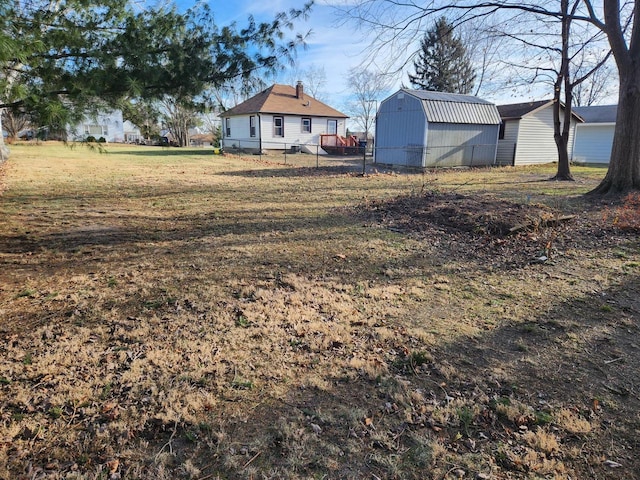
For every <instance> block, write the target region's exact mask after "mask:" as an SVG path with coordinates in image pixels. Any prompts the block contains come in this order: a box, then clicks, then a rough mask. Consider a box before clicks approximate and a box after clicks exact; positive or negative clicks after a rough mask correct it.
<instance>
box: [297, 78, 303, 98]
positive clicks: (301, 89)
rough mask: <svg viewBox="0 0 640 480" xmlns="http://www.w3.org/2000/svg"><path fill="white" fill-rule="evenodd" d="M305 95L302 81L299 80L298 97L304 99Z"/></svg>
mask: <svg viewBox="0 0 640 480" xmlns="http://www.w3.org/2000/svg"><path fill="white" fill-rule="evenodd" d="M303 97H304V87H303V86H302V82H301V81H300V80H298V83H296V98H299V99H301V100H302V98H303Z"/></svg>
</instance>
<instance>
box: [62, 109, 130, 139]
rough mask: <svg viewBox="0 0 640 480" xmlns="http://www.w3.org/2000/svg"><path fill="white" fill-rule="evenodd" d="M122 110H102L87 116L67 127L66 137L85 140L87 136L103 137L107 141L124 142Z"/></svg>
mask: <svg viewBox="0 0 640 480" xmlns="http://www.w3.org/2000/svg"><path fill="white" fill-rule="evenodd" d="M123 123H124V122H123V120H122V111H120V110H115V111H113V112H103V113H99V114H98V115H95V116H87V117H85V118H84V119H83V120H82V122H81V123H80V124H78V125H75V126H72V127H69V128H68V130H67V137H68V138H69V139H71V140H85V139H86V138H87V137H89V136H93V137H95V138H96V139H99V138H100V137H103V138H104V139H105V140H106V141H107V142H124V126H123Z"/></svg>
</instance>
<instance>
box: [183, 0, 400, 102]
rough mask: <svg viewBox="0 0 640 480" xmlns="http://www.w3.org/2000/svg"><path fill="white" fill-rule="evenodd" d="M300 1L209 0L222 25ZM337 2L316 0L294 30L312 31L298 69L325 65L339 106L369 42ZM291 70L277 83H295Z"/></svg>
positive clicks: (267, 15)
mask: <svg viewBox="0 0 640 480" xmlns="http://www.w3.org/2000/svg"><path fill="white" fill-rule="evenodd" d="M183 1H188V0H183ZM301 4H302V2H301V1H300V0H298V1H295V0H261V1H256V0H231V1H229V0H227V1H220V0H211V1H210V2H209V5H210V6H211V8H212V10H213V11H214V12H215V14H216V18H217V23H218V24H219V25H225V24H228V23H230V22H232V21H235V22H238V24H239V25H242V24H243V22H245V21H246V19H247V17H248V16H249V15H253V16H254V18H255V19H256V20H257V21H261V20H263V21H269V20H272V19H273V17H274V15H275V14H276V13H277V12H281V11H288V10H289V9H291V8H299V7H300V6H301ZM335 4H336V2H335V1H334V2H331V1H330V0H316V2H315V4H314V6H313V7H312V10H311V14H310V16H309V18H308V20H307V21H299V22H297V23H296V27H297V28H296V29H295V30H294V32H301V33H306V32H309V31H310V35H309V37H308V38H307V41H306V48H304V49H299V50H298V52H297V61H298V64H297V67H298V69H299V70H304V69H305V68H309V67H310V66H313V67H316V68H323V69H324V71H325V74H326V77H327V78H326V80H327V86H326V87H325V90H328V89H330V91H331V95H332V96H337V97H338V98H339V99H340V100H338V102H337V105H335V106H336V108H338V107H340V104H343V103H344V102H345V101H346V100H345V99H346V97H347V96H348V95H349V88H348V85H347V81H346V79H347V76H348V71H349V69H350V68H352V67H357V66H358V65H359V64H360V63H361V61H362V51H363V49H364V47H365V46H366V42H365V41H364V40H363V39H362V38H360V37H361V35H359V34H354V31H353V29H352V28H349V27H345V26H339V25H338V23H339V16H338V15H337V13H336V11H335V9H334V8H333V5H335ZM292 33H293V32H292ZM292 73H293V72H292V71H291V70H288V71H286V72H283V74H282V75H281V76H280V77H279V78H276V79H275V80H276V81H277V82H278V83H292V78H291V77H292ZM398 83H399V82H398ZM327 93H328V92H327Z"/></svg>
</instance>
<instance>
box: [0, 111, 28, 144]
mask: <svg viewBox="0 0 640 480" xmlns="http://www.w3.org/2000/svg"><path fill="white" fill-rule="evenodd" d="M2 125H3V127H4V131H5V132H7V138H9V139H12V140H15V139H16V138H17V137H18V134H19V133H20V132H21V131H22V130H24V129H25V128H27V127H28V126H29V117H28V116H27V115H24V114H21V113H17V112H12V111H11V110H5V111H4V112H3V114H2Z"/></svg>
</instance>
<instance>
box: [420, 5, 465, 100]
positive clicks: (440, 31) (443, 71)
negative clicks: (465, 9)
mask: <svg viewBox="0 0 640 480" xmlns="http://www.w3.org/2000/svg"><path fill="white" fill-rule="evenodd" d="M420 47H421V48H420V53H419V54H418V58H417V59H416V60H415V61H414V62H413V67H414V69H415V74H414V75H412V74H409V81H410V82H411V86H412V87H414V88H418V89H421V90H431V91H435V92H448V93H470V92H471V90H472V88H473V81H474V79H475V73H474V72H473V68H472V66H471V62H470V61H469V56H468V54H467V49H466V48H465V46H464V44H463V43H462V41H461V40H460V38H459V37H456V36H455V35H454V34H453V25H451V24H450V23H449V22H448V21H447V19H446V18H444V17H441V18H440V19H438V20H437V21H436V23H435V25H434V27H433V29H431V30H429V31H427V32H426V33H425V35H424V38H423V39H422V41H421V42H420Z"/></svg>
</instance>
